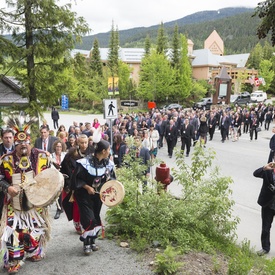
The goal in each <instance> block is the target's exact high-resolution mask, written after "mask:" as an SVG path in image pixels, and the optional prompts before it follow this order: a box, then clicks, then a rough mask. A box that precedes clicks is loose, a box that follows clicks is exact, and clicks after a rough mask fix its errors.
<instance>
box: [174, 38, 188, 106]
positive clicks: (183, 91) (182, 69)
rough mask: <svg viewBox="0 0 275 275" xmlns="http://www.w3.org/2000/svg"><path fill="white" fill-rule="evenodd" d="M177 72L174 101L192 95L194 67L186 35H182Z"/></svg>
mask: <svg viewBox="0 0 275 275" xmlns="http://www.w3.org/2000/svg"><path fill="white" fill-rule="evenodd" d="M174 70H175V82H174V83H175V84H174V93H173V95H172V96H173V99H174V100H178V101H179V100H183V99H185V98H187V97H188V96H189V95H190V91H191V88H192V67H191V64H190V61H189V58H188V44H187V39H186V37H185V36H184V35H181V51H180V57H179V63H178V66H177V68H174Z"/></svg>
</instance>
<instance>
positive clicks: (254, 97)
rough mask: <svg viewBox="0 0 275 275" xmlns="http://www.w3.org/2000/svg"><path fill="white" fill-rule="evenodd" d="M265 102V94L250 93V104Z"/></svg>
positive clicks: (262, 92)
mask: <svg viewBox="0 0 275 275" xmlns="http://www.w3.org/2000/svg"><path fill="white" fill-rule="evenodd" d="M266 100H267V94H266V92H264V91H255V92H253V93H251V101H252V102H264V101H266Z"/></svg>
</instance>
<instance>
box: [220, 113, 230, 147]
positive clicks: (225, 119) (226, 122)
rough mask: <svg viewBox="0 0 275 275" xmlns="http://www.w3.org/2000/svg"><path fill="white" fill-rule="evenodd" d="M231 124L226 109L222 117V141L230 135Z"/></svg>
mask: <svg viewBox="0 0 275 275" xmlns="http://www.w3.org/2000/svg"><path fill="white" fill-rule="evenodd" d="M229 126H230V120H229V117H228V115H227V113H226V112H225V111H224V112H223V114H222V118H221V136H222V143H224V141H225V140H226V137H227V136H228V131H229Z"/></svg>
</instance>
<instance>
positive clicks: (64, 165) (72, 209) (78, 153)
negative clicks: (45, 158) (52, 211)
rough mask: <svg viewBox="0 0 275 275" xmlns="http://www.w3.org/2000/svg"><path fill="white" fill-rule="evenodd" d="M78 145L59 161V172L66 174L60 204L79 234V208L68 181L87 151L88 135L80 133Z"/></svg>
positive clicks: (80, 231)
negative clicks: (78, 161) (77, 162)
mask: <svg viewBox="0 0 275 275" xmlns="http://www.w3.org/2000/svg"><path fill="white" fill-rule="evenodd" d="M77 144H78V147H72V148H70V149H69V151H68V153H67V154H66V156H65V157H64V159H63V161H62V162H61V168H60V172H61V173H62V174H65V175H67V176H68V178H67V179H65V187H64V191H63V192H62V206H63V209H64V211H65V213H66V215H67V218H68V220H69V221H71V220H73V223H74V227H75V230H76V232H77V233H78V234H79V235H81V234H82V231H83V229H82V227H81V224H80V216H79V209H78V205H77V202H76V200H75V199H74V192H72V190H70V181H71V177H72V174H73V171H74V170H75V167H76V161H77V160H78V159H81V158H84V157H85V156H86V154H87V152H88V137H87V136H86V135H84V134H81V135H80V136H79V137H78V138H77Z"/></svg>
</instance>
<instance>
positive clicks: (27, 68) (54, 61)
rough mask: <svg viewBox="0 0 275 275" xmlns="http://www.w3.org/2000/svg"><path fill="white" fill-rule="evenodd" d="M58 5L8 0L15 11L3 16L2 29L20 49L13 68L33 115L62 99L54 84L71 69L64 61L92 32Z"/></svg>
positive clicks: (46, 0)
mask: <svg viewBox="0 0 275 275" xmlns="http://www.w3.org/2000/svg"><path fill="white" fill-rule="evenodd" d="M55 2H56V1H55V0H6V4H7V6H9V7H10V8H12V9H9V11H7V12H5V13H4V12H1V21H0V24H1V26H0V29H2V30H6V31H9V32H11V33H12V34H13V41H14V42H15V44H16V45H17V48H16V51H17V55H16V58H15V57H14V62H13V63H11V64H10V66H11V67H12V66H14V68H15V76H16V77H17V79H18V80H19V81H20V82H21V83H22V84H23V88H22V89H23V95H24V96H26V97H28V99H29V106H28V110H27V112H28V113H29V114H30V115H37V111H40V110H41V108H40V106H41V105H42V106H48V105H52V104H53V103H55V101H56V100H57V98H59V97H60V95H61V94H62V92H63V91H58V90H56V89H54V84H55V81H56V80H57V77H58V74H62V71H63V70H64V69H65V68H66V67H68V66H70V62H68V59H67V58H64V57H65V56H66V53H67V51H68V50H71V49H73V48H74V45H75V42H76V41H80V39H81V36H83V35H85V34H86V33H87V32H88V30H89V28H88V25H87V23H86V22H85V20H84V19H83V18H82V17H79V18H77V17H76V16H75V13H73V12H71V11H70V10H69V8H70V4H68V5H65V6H58V5H56V3H55ZM34 11H35V12H34ZM14 22H16V24H14ZM49 87H51V89H49Z"/></svg>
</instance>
